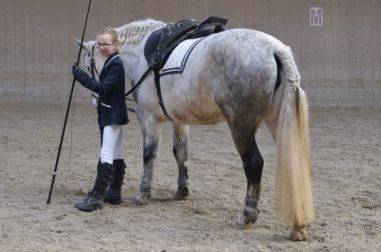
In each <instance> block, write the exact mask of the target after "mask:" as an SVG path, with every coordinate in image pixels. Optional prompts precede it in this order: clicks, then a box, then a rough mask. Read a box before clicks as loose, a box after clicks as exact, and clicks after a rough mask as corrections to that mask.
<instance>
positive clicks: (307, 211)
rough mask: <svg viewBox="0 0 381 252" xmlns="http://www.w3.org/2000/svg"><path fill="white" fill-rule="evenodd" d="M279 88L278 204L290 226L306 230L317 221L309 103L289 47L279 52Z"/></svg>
mask: <svg viewBox="0 0 381 252" xmlns="http://www.w3.org/2000/svg"><path fill="white" fill-rule="evenodd" d="M274 56H275V58H276V61H277V64H278V68H279V69H281V71H280V74H281V76H280V78H281V83H280V86H279V87H278V92H279V94H277V96H278V98H279V99H277V100H278V101H279V102H278V103H277V104H276V107H278V113H279V114H278V124H277V131H276V143H277V178H276V181H277V182H276V184H277V186H276V187H277V188H276V205H277V212H278V215H279V216H280V217H281V218H282V219H283V220H284V222H285V223H286V224H290V225H293V226H294V227H299V228H301V227H304V226H305V225H306V224H307V223H309V222H311V221H313V219H314V217H315V216H314V215H315V214H314V207H313V196H312V183H311V170H310V169H311V164H310V151H309V131H308V103H307V97H306V94H305V92H304V91H303V89H302V88H301V87H300V86H299V82H300V76H299V73H298V69H297V67H296V64H295V61H294V58H293V56H292V52H291V50H290V49H289V48H288V47H282V48H281V49H279V50H275V52H274Z"/></svg>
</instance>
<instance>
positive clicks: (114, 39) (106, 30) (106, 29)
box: [98, 27, 119, 44]
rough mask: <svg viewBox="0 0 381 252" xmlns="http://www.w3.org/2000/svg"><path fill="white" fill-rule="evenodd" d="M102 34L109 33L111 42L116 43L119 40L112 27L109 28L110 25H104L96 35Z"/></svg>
mask: <svg viewBox="0 0 381 252" xmlns="http://www.w3.org/2000/svg"><path fill="white" fill-rule="evenodd" d="M103 34H110V35H111V38H112V43H114V44H118V43H119V41H118V33H117V32H116V31H115V30H114V29H113V28H111V27H105V28H103V29H102V30H101V31H100V32H98V36H99V35H103Z"/></svg>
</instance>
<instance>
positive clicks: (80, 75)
mask: <svg viewBox="0 0 381 252" xmlns="http://www.w3.org/2000/svg"><path fill="white" fill-rule="evenodd" d="M71 72H72V73H73V75H74V77H75V78H76V79H77V81H79V82H80V83H81V84H83V83H86V82H87V81H88V80H89V79H90V76H89V75H88V74H87V73H86V72H85V71H83V70H82V69H81V68H80V67H79V66H77V65H76V64H74V65H73V66H72V70H71Z"/></svg>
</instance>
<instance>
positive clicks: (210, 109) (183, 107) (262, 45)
mask: <svg viewBox="0 0 381 252" xmlns="http://www.w3.org/2000/svg"><path fill="white" fill-rule="evenodd" d="M274 43H278V42H277V40H276V39H275V38H273V37H271V36H269V35H267V34H264V33H262V32H258V31H255V30H249V29H232V30H227V31H224V32H221V33H217V34H213V35H210V36H208V37H207V38H205V39H204V40H203V41H201V42H200V43H199V44H198V45H197V46H196V48H195V49H194V52H192V54H191V55H190V57H189V60H188V63H187V64H188V65H187V67H186V68H185V70H184V72H183V73H182V74H181V75H172V76H168V77H166V78H164V79H163V83H166V81H169V83H172V84H169V83H168V84H169V85H164V86H168V87H169V88H168V89H166V88H165V87H164V90H165V91H164V99H165V100H164V102H165V103H166V104H167V105H166V106H168V108H169V109H170V110H171V111H172V115H173V116H174V119H175V120H176V119H177V120H179V121H181V122H183V123H186V124H204V123H205V124H213V123H218V122H221V121H222V120H224V119H225V120H226V119H228V120H230V119H231V118H232V117H233V114H234V116H240V117H242V116H243V115H245V116H246V115H248V116H250V117H252V115H253V113H254V114H262V113H263V112H264V111H265V110H266V109H267V108H268V106H269V104H270V103H271V98H272V94H273V90H274V87H275V82H276V77H277V65H276V61H275V58H274V53H273V49H274V48H273V46H274ZM279 43H280V42H279ZM165 94H167V97H168V98H167V99H166V97H165V96H166V95H165ZM174 97H181V99H174ZM238 112H240V113H243V114H242V115H239V113H238Z"/></svg>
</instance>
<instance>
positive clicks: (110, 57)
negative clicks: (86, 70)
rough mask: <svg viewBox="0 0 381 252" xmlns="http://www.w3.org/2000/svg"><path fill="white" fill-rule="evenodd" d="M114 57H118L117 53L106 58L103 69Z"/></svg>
mask: <svg viewBox="0 0 381 252" xmlns="http://www.w3.org/2000/svg"><path fill="white" fill-rule="evenodd" d="M116 56H118V52H114V53H113V54H111V55H110V56H108V58H107V59H106V61H105V64H104V67H106V66H107V64H108V63H109V62H110V61H111V60H112V59H113V58H115V57H116Z"/></svg>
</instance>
